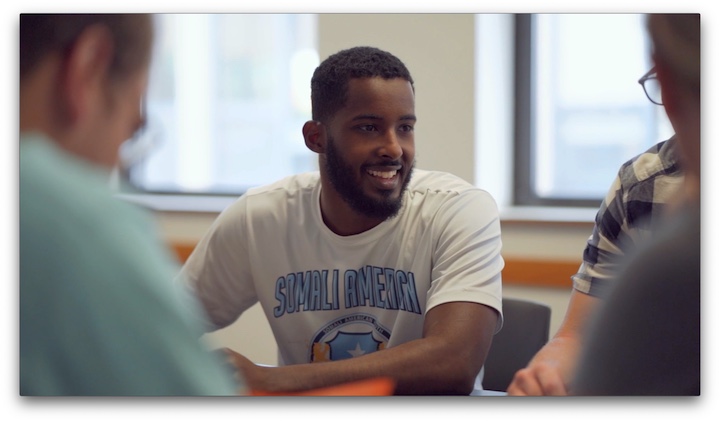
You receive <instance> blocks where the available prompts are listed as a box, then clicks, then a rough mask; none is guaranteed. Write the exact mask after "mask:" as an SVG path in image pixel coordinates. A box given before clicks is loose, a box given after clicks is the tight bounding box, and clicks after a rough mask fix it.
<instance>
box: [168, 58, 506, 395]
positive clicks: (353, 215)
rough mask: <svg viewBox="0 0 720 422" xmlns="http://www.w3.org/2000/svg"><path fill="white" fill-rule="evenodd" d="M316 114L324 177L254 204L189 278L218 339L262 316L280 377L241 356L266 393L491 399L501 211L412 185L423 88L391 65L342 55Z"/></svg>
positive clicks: (198, 258) (273, 190) (319, 89)
mask: <svg viewBox="0 0 720 422" xmlns="http://www.w3.org/2000/svg"><path fill="white" fill-rule="evenodd" d="M312 107H313V120H312V121H309V122H306V123H305V125H304V126H303V136H304V138H305V143H306V145H307V147H308V148H309V149H310V150H312V151H313V152H315V153H317V154H318V159H319V172H312V173H306V174H300V175H296V176H291V177H289V178H286V179H283V180H281V181H278V182H276V183H274V184H271V185H269V186H264V187H260V188H256V189H251V190H249V191H248V192H247V193H246V194H244V195H243V196H241V197H240V198H239V200H238V201H237V202H236V203H234V204H233V205H231V206H230V207H228V209H226V210H225V211H224V212H223V213H222V214H221V215H220V216H219V218H218V220H217V221H216V222H215V223H214V224H213V226H212V227H211V229H210V230H209V232H208V233H207V234H206V235H205V236H204V238H203V239H202V240H201V241H200V243H199V244H198V246H197V248H196V250H195V251H194V253H193V254H192V255H191V256H190V258H189V259H188V261H187V263H186V265H185V266H184V268H183V272H182V277H181V279H182V280H185V281H186V282H187V285H188V287H189V288H190V290H191V291H193V293H194V294H195V295H196V296H197V297H198V298H199V299H200V301H201V302H202V303H203V304H204V306H205V309H206V310H207V313H208V315H209V318H210V319H211V321H210V325H209V329H210V330H214V329H218V328H222V327H225V326H227V325H229V324H231V323H233V322H234V321H235V320H236V319H237V318H238V317H239V316H240V315H241V314H242V313H243V312H244V311H245V310H246V309H248V308H249V307H250V306H251V305H253V304H254V303H256V302H258V301H259V302H260V303H261V305H262V307H263V309H264V312H265V314H266V316H267V318H268V320H269V321H270V325H271V327H272V330H273V334H274V336H275V339H276V341H277V344H278V346H279V352H280V360H281V365H280V366H279V367H263V366H257V365H255V364H253V363H252V362H250V361H249V360H248V359H246V358H245V357H243V356H242V355H240V354H237V353H235V352H232V351H229V353H230V354H231V356H232V357H233V359H234V362H235V364H236V365H237V366H238V368H239V370H240V371H241V372H242V374H243V376H244V378H245V379H246V381H247V382H248V385H249V387H250V388H251V389H254V390H262V391H271V392H290V391H301V390H307V389H314V388H320V387H325V386H330V385H334V384H338V383H342V382H348V381H354V380H359V379H363V378H369V377H378V376H383V377H391V378H393V379H394V380H395V381H396V383H397V384H396V385H397V389H396V392H397V393H399V394H469V393H471V392H472V391H473V390H475V392H478V390H480V389H481V386H480V384H479V383H477V382H476V380H477V381H479V380H480V379H481V376H480V377H476V376H477V375H481V368H482V366H483V363H484V361H485V357H486V355H487V352H488V349H489V347H490V342H491V340H492V336H493V334H494V333H495V332H496V331H497V330H498V329H499V327H500V325H501V321H502V310H501V277H500V272H501V270H502V268H503V260H502V258H501V256H500V247H501V243H500V222H499V219H498V212H497V207H496V204H495V202H494V200H493V199H492V198H491V197H490V195H489V194H488V193H487V192H485V191H482V190H480V189H478V188H476V187H474V186H472V185H470V184H469V183H467V182H465V181H463V180H461V179H459V178H457V177H455V176H453V175H451V174H448V173H442V172H432V171H424V170H420V169H417V170H413V169H414V164H415V141H414V131H415V123H416V120H417V118H416V116H415V93H414V87H413V79H412V77H411V76H410V73H409V72H408V70H407V68H406V67H405V65H404V64H403V63H402V62H401V61H400V60H399V59H397V58H396V57H395V56H393V55H392V54H390V53H387V52H385V51H382V50H378V49H376V48H371V47H356V48H351V49H348V50H343V51H340V52H339V53H337V54H334V55H332V56H330V57H329V58H328V59H327V60H325V61H324V62H323V63H322V64H321V65H320V66H319V67H318V68H317V69H316V71H315V73H314V75H313V79H312Z"/></svg>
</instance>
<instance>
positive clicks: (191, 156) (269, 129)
mask: <svg viewBox="0 0 720 422" xmlns="http://www.w3.org/2000/svg"><path fill="white" fill-rule="evenodd" d="M315 18H316V17H315V15H307V14H205V15H202V14H162V15H156V28H157V31H156V42H157V45H156V51H155V56H154V58H153V60H154V61H153V63H152V65H151V73H150V81H149V87H148V93H147V96H146V99H145V110H146V114H147V121H148V127H147V128H146V130H145V131H144V132H143V133H142V134H141V136H140V137H138V138H137V139H134V140H132V141H131V142H128V143H127V144H126V145H124V146H123V149H122V150H121V157H122V159H123V162H124V163H125V166H126V168H127V170H126V171H125V174H124V176H125V177H126V178H127V179H128V181H129V182H130V185H131V186H133V187H135V188H137V189H139V190H141V191H144V192H149V193H182V194H192V193H196V194H216V195H222V194H227V195H234V196H237V195H238V194H241V193H243V192H244V191H245V190H247V189H248V188H249V187H252V186H258V185H262V184H266V183H270V182H273V181H275V180H278V179H280V178H282V177H284V176H287V175H290V174H295V173H300V172H304V171H310V170H314V169H315V168H316V167H317V164H316V160H317V158H316V156H315V155H314V154H312V153H311V152H310V151H309V150H308V149H307V148H306V147H305V144H304V141H303V138H302V132H301V128H302V125H303V123H304V122H305V121H307V120H310V78H311V76H312V72H313V71H314V69H315V68H316V67H317V65H318V54H317V47H316V44H317V40H316V22H315Z"/></svg>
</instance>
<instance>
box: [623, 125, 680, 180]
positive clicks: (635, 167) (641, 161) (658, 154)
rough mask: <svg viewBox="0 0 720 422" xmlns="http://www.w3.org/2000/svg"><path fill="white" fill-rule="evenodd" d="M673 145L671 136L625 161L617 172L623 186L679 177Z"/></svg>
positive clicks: (673, 138)
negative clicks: (661, 178)
mask: <svg viewBox="0 0 720 422" xmlns="http://www.w3.org/2000/svg"><path fill="white" fill-rule="evenodd" d="M675 144H676V141H675V137H674V136H673V137H671V138H670V139H668V140H665V141H662V142H658V143H657V144H655V145H653V146H652V147H650V148H648V149H647V150H645V151H643V152H642V153H640V154H638V155H636V156H634V157H633V158H631V159H630V160H628V161H626V162H625V163H624V164H623V165H622V166H621V167H620V170H619V172H618V173H619V177H620V179H621V180H622V182H623V184H624V185H626V186H627V185H633V184H637V183H643V182H647V181H653V180H655V179H657V178H660V177H680V176H681V172H680V168H679V166H678V157H677V151H676V148H675Z"/></svg>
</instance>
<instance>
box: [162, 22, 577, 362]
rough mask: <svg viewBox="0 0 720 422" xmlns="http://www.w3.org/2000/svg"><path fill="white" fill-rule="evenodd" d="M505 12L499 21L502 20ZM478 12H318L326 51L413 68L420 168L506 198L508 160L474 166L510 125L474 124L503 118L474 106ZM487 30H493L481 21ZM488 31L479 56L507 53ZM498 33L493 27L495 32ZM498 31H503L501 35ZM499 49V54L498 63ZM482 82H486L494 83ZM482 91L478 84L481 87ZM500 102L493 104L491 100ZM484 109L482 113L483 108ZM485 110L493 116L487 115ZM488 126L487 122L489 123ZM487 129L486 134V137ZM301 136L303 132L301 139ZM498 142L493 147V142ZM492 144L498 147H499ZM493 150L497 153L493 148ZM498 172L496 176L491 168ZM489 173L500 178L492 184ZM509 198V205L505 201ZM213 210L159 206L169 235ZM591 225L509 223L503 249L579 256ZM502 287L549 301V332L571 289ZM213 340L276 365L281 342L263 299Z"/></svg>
mask: <svg viewBox="0 0 720 422" xmlns="http://www.w3.org/2000/svg"><path fill="white" fill-rule="evenodd" d="M507 18H508V16H504V17H503V16H498V17H497V19H495V18H494V17H493V16H484V17H483V19H481V20H480V22H481V23H482V24H483V25H493V26H497V27H498V28H505V29H504V30H505V31H506V30H507V25H505V26H503V19H504V22H505V23H507ZM498 19H499V20H498ZM475 21H476V20H475V16H473V15H469V14H432V15H423V14H418V15H401V14H392V15H377V14H356V15H336V14H325V15H321V16H320V17H319V20H318V23H319V48H320V58H321V60H322V59H324V58H326V57H327V56H328V55H330V54H332V53H334V52H336V51H338V50H340V49H344V48H348V47H351V46H356V45H371V46H375V47H378V48H381V49H385V50H387V51H390V52H391V53H393V54H395V55H396V56H398V57H399V58H400V59H401V60H403V62H405V64H406V65H407V66H408V68H409V69H410V72H411V73H412V75H413V78H414V80H415V89H416V114H417V116H418V124H417V133H416V144H417V151H418V153H417V154H418V167H422V168H426V169H433V170H444V171H450V172H452V173H455V174H457V175H458V176H460V177H463V178H464V179H466V180H468V181H470V182H473V183H478V184H479V185H480V186H482V187H485V185H486V184H487V186H488V187H487V189H488V190H489V191H490V192H491V193H493V195H494V196H496V198H497V197H503V198H504V197H507V196H508V195H507V193H506V192H501V191H496V192H494V191H493V189H496V188H497V186H500V189H502V186H507V185H509V183H507V180H506V179H507V177H508V176H507V175H508V174H509V172H508V171H507V169H506V168H505V169H503V168H502V167H500V168H499V169H498V170H497V172H495V170H492V169H491V170H492V171H487V170H488V169H487V168H483V169H482V170H483V171H478V169H476V167H475V162H476V155H477V154H476V153H479V152H480V153H482V154H483V155H482V161H483V162H485V163H490V164H492V163H503V162H505V161H506V158H507V157H506V156H504V155H503V156H497V157H494V156H488V155H487V154H493V153H496V154H505V155H506V154H507V153H508V152H509V151H511V148H510V147H508V145H509V143H510V142H511V139H510V131H508V130H504V129H503V127H498V128H496V129H497V130H493V131H487V130H477V127H476V122H477V121H483V122H484V124H487V125H490V124H498V123H502V122H503V121H504V120H507V119H499V118H497V117H492V118H483V117H482V115H480V116H479V112H480V111H483V110H477V109H476V108H475V90H476V83H477V84H479V83H483V82H477V81H476V76H475V73H474V69H475V51H474V50H475V45H476V44H475V43H476V38H475V37H476V27H475ZM483 29H490V27H484V28H483ZM478 33H479V34H483V36H484V37H485V38H484V39H483V43H482V44H481V45H488V42H489V44H490V45H494V46H495V48H494V52H491V51H489V50H488V51H485V52H484V53H483V52H481V54H485V55H484V56H483V59H484V60H483V62H484V63H485V66H487V65H488V64H489V65H490V66H492V64H493V62H494V57H493V56H487V55H488V54H496V55H497V54H501V55H502V53H503V52H505V53H506V51H504V50H503V49H502V48H498V45H503V44H504V45H505V47H506V48H510V47H511V45H510V44H511V41H512V39H508V38H507V37H506V36H507V33H505V34H501V33H497V34H495V33H494V32H492V31H478ZM494 34H495V35H494ZM495 36H497V37H496V38H495ZM500 60H502V57H500V59H499V60H498V61H496V65H497V66H501V65H502V64H503V63H501V61H500ZM492 83H493V81H492V80H490V81H487V80H486V81H485V82H484V83H483V84H484V85H483V86H493V85H492ZM495 88H496V89H493V90H492V91H491V92H492V95H495V96H497V97H498V98H493V99H492V101H490V102H488V101H484V102H483V103H484V104H485V105H486V106H485V108H486V109H487V110H486V111H488V112H492V111H493V110H495V109H502V108H503V107H505V108H506V109H507V101H508V100H509V97H508V95H509V94H508V93H506V95H502V92H503V91H502V90H498V89H497V88H499V87H497V86H496V87H495ZM481 95H482V93H481ZM493 104H494V105H496V106H497V107H492V105H493ZM480 114H481V113H480ZM486 116H487V115H486ZM486 128H487V127H486ZM476 133H478V134H480V135H481V136H482V134H483V133H486V134H489V133H492V134H493V135H492V136H490V135H488V137H491V138H492V139H480V141H481V142H480V145H483V143H485V145H488V146H489V147H488V148H485V149H483V150H482V151H478V150H476V142H475V136H476ZM486 138H487V137H486ZM298 141H299V142H301V140H298ZM498 144H499V145H500V146H502V148H497V145H498ZM493 145H494V146H495V147H493ZM493 151H495V152H493ZM482 174H485V180H482V181H478V180H476V178H477V177H478V176H476V175H482ZM493 176H495V177H493ZM493 179H499V180H500V181H501V182H503V183H495V184H493ZM501 205H504V204H501ZM214 218H215V214H213V213H175V212H161V213H158V219H159V223H160V225H161V228H162V230H163V233H164V234H165V236H166V237H167V239H168V240H170V241H181V242H196V241H197V239H199V237H200V236H202V234H203V233H204V232H205V230H207V228H208V227H209V225H210V224H211V223H212V221H213V219H214ZM588 234H589V232H588V230H587V228H583V227H580V228H578V227H568V228H565V227H558V226H553V227H546V226H543V225H542V224H540V225H536V226H533V225H529V224H523V225H521V226H507V227H506V226H503V242H504V246H503V254H504V255H506V256H514V257H530V258H549V259H558V258H559V259H563V258H567V259H578V257H579V256H580V254H581V252H582V249H583V247H584V243H585V240H586V239H587V236H588ZM505 295H506V296H513V297H527V298H532V299H535V300H539V301H542V302H545V303H548V304H549V305H551V306H552V308H553V322H552V327H551V333H552V332H554V331H555V330H556V329H557V326H558V324H559V322H560V321H561V319H562V316H563V315H564V311H565V307H566V306H567V299H568V296H569V291H568V290H566V289H543V288H523V287H514V286H506V287H505ZM206 339H207V340H208V341H209V342H210V343H211V344H213V345H217V346H220V345H222V346H229V347H232V348H235V349H236V350H238V351H240V352H242V353H244V354H246V355H247V356H248V357H249V358H250V359H252V360H254V361H256V362H259V363H267V364H273V363H275V362H276V358H275V357H276V351H277V349H276V347H275V344H274V341H273V338H272V334H271V333H270V330H269V325H268V323H267V320H266V319H265V317H264V315H263V314H262V312H261V310H260V308H259V307H254V308H252V309H251V310H250V311H248V312H247V313H246V314H245V315H243V316H242V317H241V318H240V320H239V321H238V322H236V323H235V324H234V325H232V326H230V327H228V328H226V329H224V330H222V331H220V332H216V333H212V334H210V335H208V336H206Z"/></svg>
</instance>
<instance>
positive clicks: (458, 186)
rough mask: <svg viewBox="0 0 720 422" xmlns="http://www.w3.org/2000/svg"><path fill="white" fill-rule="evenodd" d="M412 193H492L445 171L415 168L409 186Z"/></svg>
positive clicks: (455, 194)
mask: <svg viewBox="0 0 720 422" xmlns="http://www.w3.org/2000/svg"><path fill="white" fill-rule="evenodd" d="M408 191H409V192H410V193H411V194H436V195H443V196H457V195H464V194H470V195H479V196H484V197H485V196H486V197H490V194H489V193H488V192H487V191H485V190H483V189H482V188H479V187H477V186H475V185H473V184H472V183H470V182H468V181H467V180H465V179H463V178H461V177H459V176H456V175H454V174H452V173H449V172H445V171H435V170H423V169H415V170H414V171H413V176H412V180H411V182H410V184H409V186H408Z"/></svg>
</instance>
